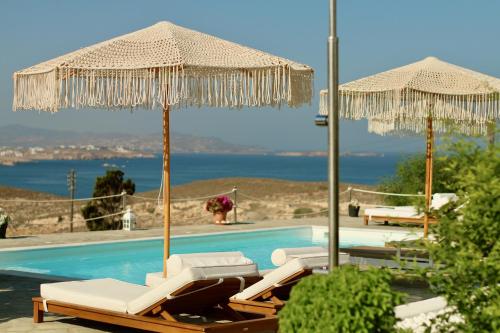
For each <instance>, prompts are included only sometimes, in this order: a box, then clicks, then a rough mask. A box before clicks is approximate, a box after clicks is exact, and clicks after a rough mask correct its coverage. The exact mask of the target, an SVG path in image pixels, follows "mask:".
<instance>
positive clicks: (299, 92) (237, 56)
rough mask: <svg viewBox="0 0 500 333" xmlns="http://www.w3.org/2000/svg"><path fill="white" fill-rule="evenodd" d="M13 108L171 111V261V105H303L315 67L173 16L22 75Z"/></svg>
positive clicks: (166, 197) (166, 163)
mask: <svg viewBox="0 0 500 333" xmlns="http://www.w3.org/2000/svg"><path fill="white" fill-rule="evenodd" d="M13 79H14V101H13V109H14V110H21V109H37V110H43V111H48V112H57V111H58V110H59V109H60V108H69V107H72V108H84V107H95V108H107V109H122V108H126V109H131V108H155V107H161V108H162V109H163V150H164V151H163V156H164V157H163V177H164V182H165V186H164V187H163V213H164V228H165V232H164V238H165V245H164V260H163V275H164V276H166V265H165V261H166V259H167V258H168V257H169V240H170V142H169V141H170V140H169V137H170V125H169V110H170V109H171V108H174V107H175V108H178V107H181V106H210V107H225V108H240V107H243V106H248V107H253V106H256V107H258V106H280V105H288V106H291V107H297V106H300V105H302V104H304V103H309V102H310V100H311V97H312V79H313V71H312V69H311V68H310V67H308V66H306V65H302V64H299V63H296V62H293V61H290V60H287V59H284V58H280V57H276V56H273V55H271V54H268V53H265V52H262V51H258V50H255V49H252V48H249V47H245V46H242V45H239V44H236V43H232V42H229V41H226V40H223V39H220V38H217V37H214V36H210V35H207V34H204V33H201V32H197V31H194V30H190V29H186V28H183V27H180V26H177V25H175V24H172V23H170V22H159V23H157V24H155V25H153V26H151V27H148V28H145V29H142V30H139V31H136V32H132V33H130V34H127V35H123V36H120V37H116V38H113V39H110V40H108V41H105V42H102V43H99V44H95V45H93V46H89V47H85V48H82V49H80V50H77V51H74V52H71V53H68V54H66V55H63V56H60V57H57V58H55V59H53V60H49V61H46V62H43V63H41V64H38V65H35V66H32V67H29V68H27V69H24V70H21V71H18V72H15V73H14V77H13Z"/></svg>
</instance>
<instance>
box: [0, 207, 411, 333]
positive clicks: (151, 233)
mask: <svg viewBox="0 0 500 333" xmlns="http://www.w3.org/2000/svg"><path fill="white" fill-rule="evenodd" d="M327 223H328V220H327V219H326V218H310V219H293V220H274V221H272V220H267V221H259V222H255V223H239V224H234V225H224V226H215V225H211V224H206V225H186V226H173V227H172V234H173V235H191V234H202V233H213V232H224V231H244V230H255V229H263V228H278V227H293V226H309V225H310V226H312V225H317V226H326V225H327ZM340 225H341V227H350V228H360V229H367V228H368V229H375V230H391V231H396V230H400V231H402V230H413V231H415V230H419V231H420V229H415V228H403V227H397V226H384V225H377V224H370V225H368V226H365V225H364V224H363V221H362V219H361V218H351V217H347V216H341V219H340ZM162 235H163V229H162V228H156V229H148V230H135V231H132V232H127V231H95V232H75V233H63V234H47V235H37V236H26V237H16V238H8V239H2V240H0V250H2V249H4V250H9V249H14V248H20V247H39V246H57V245H65V244H67V245H69V244H78V243H88V242H102V241H124V240H132V239H141V238H151V237H161V236H162ZM54 281H57V280H56V279H54V278H53V277H50V276H42V275H33V274H26V273H15V272H7V271H3V272H2V271H0V332H6V333H26V332H40V333H41V332H45V333H48V332H52V333H90V332H125V333H127V332H136V333H139V332H143V331H140V330H133V329H124V328H121V327H117V326H113V325H103V324H98V323H94V322H90V321H86V320H81V319H75V318H67V317H58V316H52V315H47V316H45V318H46V321H45V322H44V323H43V324H34V323H33V320H32V309H33V308H32V303H31V298H32V297H33V296H38V294H39V288H40V283H45V282H54Z"/></svg>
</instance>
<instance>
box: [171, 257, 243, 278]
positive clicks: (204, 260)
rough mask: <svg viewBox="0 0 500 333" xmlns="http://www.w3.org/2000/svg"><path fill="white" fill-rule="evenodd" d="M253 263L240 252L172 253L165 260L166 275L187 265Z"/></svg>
mask: <svg viewBox="0 0 500 333" xmlns="http://www.w3.org/2000/svg"><path fill="white" fill-rule="evenodd" d="M245 265H250V266H251V265H253V261H252V260H250V259H248V258H246V257H245V256H244V255H243V253H241V252H207V253H187V254H174V255H172V256H170V258H168V260H167V276H168V277H171V276H175V275H177V274H179V273H180V272H182V271H183V270H184V269H185V268H188V267H223V266H245Z"/></svg>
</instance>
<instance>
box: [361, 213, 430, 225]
mask: <svg viewBox="0 0 500 333" xmlns="http://www.w3.org/2000/svg"><path fill="white" fill-rule="evenodd" d="M363 221H364V223H365V225H368V222H369V221H372V222H392V223H415V224H424V218H423V217H392V216H373V215H372V216H369V215H364V216H363ZM435 223H437V220H436V219H435V218H433V217H429V224H435Z"/></svg>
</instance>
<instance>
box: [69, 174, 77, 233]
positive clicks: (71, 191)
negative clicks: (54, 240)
mask: <svg viewBox="0 0 500 333" xmlns="http://www.w3.org/2000/svg"><path fill="white" fill-rule="evenodd" d="M68 190H69V196H70V198H71V206H70V215H69V231H70V232H73V213H74V203H75V202H74V200H75V190H76V172H75V170H74V169H71V170H70V171H69V173H68Z"/></svg>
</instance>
